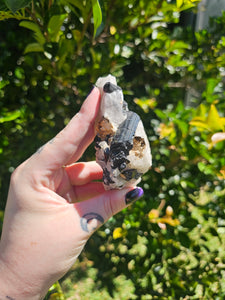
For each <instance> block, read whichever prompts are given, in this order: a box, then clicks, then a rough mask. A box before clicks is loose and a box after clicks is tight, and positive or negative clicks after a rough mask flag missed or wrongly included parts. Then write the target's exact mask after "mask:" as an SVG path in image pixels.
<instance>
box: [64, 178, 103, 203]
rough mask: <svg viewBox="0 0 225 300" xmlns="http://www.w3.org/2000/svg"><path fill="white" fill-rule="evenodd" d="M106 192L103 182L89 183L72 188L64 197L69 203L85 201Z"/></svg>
mask: <svg viewBox="0 0 225 300" xmlns="http://www.w3.org/2000/svg"><path fill="white" fill-rule="evenodd" d="M104 192H105V189H104V186H103V184H102V182H89V183H86V184H84V185H79V186H71V187H70V189H68V190H67V191H66V192H65V193H64V194H63V195H61V196H62V197H63V198H64V199H66V200H67V201H68V202H69V203H76V202H81V201H85V200H88V199H91V198H94V197H96V196H99V195H101V194H103V193H104Z"/></svg>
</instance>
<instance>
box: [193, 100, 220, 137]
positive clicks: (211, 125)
mask: <svg viewBox="0 0 225 300" xmlns="http://www.w3.org/2000/svg"><path fill="white" fill-rule="evenodd" d="M203 107H204V106H203V104H202V105H201V107H200V110H199V113H200V114H199V115H196V116H195V117H194V118H193V119H192V120H191V121H190V125H192V126H196V127H198V128H199V129H200V130H208V131H210V132H216V131H224V129H225V118H224V117H220V115H219V113H218V111H217V109H216V106H215V105H214V104H212V105H211V106H210V109H209V111H208V113H207V115H204V112H203V111H206V108H205V107H204V108H203Z"/></svg>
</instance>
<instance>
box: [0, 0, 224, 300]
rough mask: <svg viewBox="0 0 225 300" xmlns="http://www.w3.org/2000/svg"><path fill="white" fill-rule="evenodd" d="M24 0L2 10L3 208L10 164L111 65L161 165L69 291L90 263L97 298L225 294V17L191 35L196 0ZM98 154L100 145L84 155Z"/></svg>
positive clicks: (90, 250)
mask: <svg viewBox="0 0 225 300" xmlns="http://www.w3.org/2000/svg"><path fill="white" fill-rule="evenodd" d="M20 2H21V1H12V2H9V1H6V3H7V4H8V5H9V3H14V4H13V6H12V5H11V6H10V8H11V9H12V10H13V11H16V12H14V13H12V12H11V11H9V10H8V9H7V8H6V7H1V12H0V20H2V22H1V23H0V28H1V32H2V33H3V36H2V40H3V42H2V43H1V44H0V47H1V49H0V51H1V58H0V69H1V70H2V71H1V74H0V98H1V106H0V116H1V117H0V123H1V129H0V130H1V140H0V153H1V158H0V159H1V165H0V174H1V176H0V178H1V179H0V188H1V195H3V197H2V201H1V203H0V204H1V209H2V210H4V205H5V199H6V195H7V189H8V180H9V177H10V173H11V172H12V171H13V169H14V168H15V167H16V166H17V165H18V164H19V163H20V162H22V161H23V160H24V159H26V158H27V157H28V156H29V155H31V154H32V153H33V152H34V151H35V150H36V149H37V148H38V147H40V146H41V145H42V144H43V143H45V142H46V141H47V140H49V139H51V138H52V137H53V136H54V135H55V134H56V132H58V131H59V130H60V129H61V128H62V127H63V126H64V125H65V124H66V123H67V122H68V120H69V119H70V118H71V117H72V116H73V115H74V114H75V113H76V112H77V111H78V109H79V107H80V105H81V103H82V101H83V100H84V98H85V96H86V94H87V93H88V91H89V89H90V88H91V84H93V83H94V82H95V81H96V79H97V78H98V77H99V76H102V75H105V74H107V73H112V74H113V75H115V76H116V77H117V79H118V83H119V85H120V86H121V87H122V88H123V90H124V92H125V97H126V100H127V101H128V103H129V107H130V108H131V109H132V110H135V111H136V112H138V113H139V114H140V116H141V117H142V119H143V121H144V125H145V128H146V131H147V133H148V137H149V140H150V143H151V148H152V154H153V166H152V169H151V170H150V171H149V172H148V173H147V174H146V175H145V176H144V177H143V180H142V183H141V185H142V187H143V188H144V190H145V197H144V198H143V199H142V200H140V201H138V202H137V203H136V204H135V205H133V206H132V207H130V208H128V209H126V210H124V211H123V212H121V213H120V214H118V215H117V216H115V217H113V218H111V219H110V220H109V222H108V223H107V224H106V225H105V226H104V227H103V228H102V229H101V230H99V231H98V232H97V233H95V235H94V236H93V237H92V238H91V239H90V241H89V243H88V244H87V246H86V250H85V253H84V254H83V255H82V257H81V258H80V262H79V263H78V264H77V265H76V268H75V269H74V270H73V271H72V275H71V274H70V275H68V276H67V277H66V278H63V279H62V281H61V285H62V288H63V289H64V291H65V293H67V294H66V295H69V294H70V295H71V293H72V292H71V291H73V284H74V283H73V282H74V281H73V279H74V280H76V283H77V284H78V285H79V283H78V282H77V281H79V277H78V278H77V277H76V272H78V270H84V262H85V266H86V267H85V268H87V274H88V276H92V277H93V280H94V282H95V281H96V282H97V283H98V290H99V292H98V291H96V290H95V287H96V285H95V284H92V285H90V286H89V289H90V291H92V292H94V291H95V293H94V294H92V296H93V297H95V298H93V299H103V298H101V295H106V296H104V297H106V298H105V299H110V298H112V299H118V297H120V299H222V298H223V297H224V296H225V280H224V278H225V277H224V275H225V273H224V267H225V260H224V251H225V244H224V240H225V239H224V237H225V230H224V226H225V223H224V219H225V216H224V214H225V209H224V195H225V187H224V179H225V158H224V146H225V145H224V135H225V133H224V132H225V116H224V110H225V102H224V80H223V77H224V70H225V69H224V61H225V59H224V55H225V41H224V28H225V26H224V25H225V14H223V15H222V16H221V17H219V18H217V19H213V20H211V24H210V30H202V31H199V32H195V31H194V30H193V28H191V27H184V26H182V18H181V16H182V14H184V13H186V14H190V13H192V14H193V13H194V12H195V9H196V6H197V2H198V1H193V0H192V1H191V0H185V1H181V0H177V1H176V2H175V1H161V0H154V1H147V0H140V1H134V0H132V1H127V0H125V1H123V2H121V1H117V0H116V1H104V2H103V1H100V5H99V2H98V1H97V0H93V1H76V0H57V1H56V0H55V1H51V0H49V1H47V0H42V1H37V2H33V3H32V4H29V2H30V1H27V2H26V3H25V4H28V6H27V7H25V8H21V6H20V5H19V6H14V5H15V4H16V3H17V4H18V3H19V4H20ZM23 3H24V2H23ZM17 9H19V10H17ZM93 158H94V147H93V145H92V146H91V147H90V148H89V149H88V150H87V152H86V154H85V155H84V157H83V158H82V159H83V160H90V159H93ZM0 217H1V215H0ZM89 264H90V267H88V266H89ZM82 268H83V269H82ZM84 276H85V274H84ZM68 282H70V284H69V289H70V291H67V290H68ZM119 283H120V284H121V286H122V287H121V286H120V284H119ZM80 284H81V283H80ZM85 284H86V285H88V283H87V282H86V283H85ZM126 288H127V293H125V290H126ZM103 291H104V292H103ZM118 295H120V296H118ZM61 297H63V296H61ZM83 297H84V296H83ZM107 297H108V298H107ZM74 299H75V298H74ZM84 299H85V298H84Z"/></svg>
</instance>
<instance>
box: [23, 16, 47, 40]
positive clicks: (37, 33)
mask: <svg viewBox="0 0 225 300" xmlns="http://www.w3.org/2000/svg"><path fill="white" fill-rule="evenodd" d="M20 26H21V27H24V28H27V29H30V30H32V31H33V32H34V36H35V39H36V40H37V42H38V43H39V44H41V45H43V44H44V43H45V37H44V35H43V33H42V32H41V29H40V27H39V26H38V25H37V24H35V23H34V22H30V21H22V22H20Z"/></svg>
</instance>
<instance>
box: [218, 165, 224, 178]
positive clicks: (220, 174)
mask: <svg viewBox="0 0 225 300" xmlns="http://www.w3.org/2000/svg"><path fill="white" fill-rule="evenodd" d="M217 176H218V178H219V179H221V180H224V179H225V166H224V167H222V169H221V170H220V172H219V174H217Z"/></svg>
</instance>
